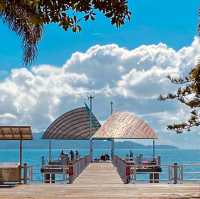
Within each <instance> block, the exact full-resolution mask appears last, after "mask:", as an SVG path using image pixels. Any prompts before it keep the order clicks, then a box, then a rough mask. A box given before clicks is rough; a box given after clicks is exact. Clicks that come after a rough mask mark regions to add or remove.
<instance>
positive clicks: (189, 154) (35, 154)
mask: <svg viewBox="0 0 200 199" xmlns="http://www.w3.org/2000/svg"><path fill="white" fill-rule="evenodd" d="M63 149H64V151H65V152H69V150H71V148H70V149H68V148H63ZM74 150H78V151H79V152H80V155H81V156H85V155H87V154H89V150H88V149H81V148H77V147H76V148H74ZM129 150H130V148H127V149H125V148H123V149H116V150H115V154H117V155H119V156H121V157H125V156H126V154H127V153H129ZM132 151H133V153H134V155H139V154H144V157H150V156H152V150H151V149H146V148H145V149H142V148H141V149H132ZM60 152H61V149H57V148H53V149H52V158H53V159H57V158H58V156H59V154H60ZM104 153H108V154H110V149H109V148H106V149H105V148H102V149H101V148H98V149H94V151H93V156H94V158H98V157H99V156H100V155H102V154H104ZM156 155H159V156H160V157H161V164H162V165H169V164H173V163H175V162H176V163H178V164H194V163H200V150H183V149H157V150H156ZM42 156H44V157H45V159H46V160H47V159H48V149H24V151H23V162H27V163H28V165H32V166H33V181H34V182H41V180H42V176H41V173H40V167H41V159H42ZM18 158H19V151H18V149H0V162H18ZM184 170H185V173H186V172H191V171H196V172H199V174H195V175H194V174H190V173H189V174H187V176H186V175H185V177H184V178H185V179H190V180H192V179H199V180H200V164H199V166H195V167H189V166H187V167H185V168H184ZM167 172H168V171H167V167H163V172H162V174H161V178H162V179H163V180H164V179H167V178H168V174H167Z"/></svg>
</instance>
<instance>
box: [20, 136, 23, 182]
mask: <svg viewBox="0 0 200 199" xmlns="http://www.w3.org/2000/svg"><path fill="white" fill-rule="evenodd" d="M22 147H23V146H22V139H20V142H19V183H21V179H22V158H23V157H22V155H23V154H22Z"/></svg>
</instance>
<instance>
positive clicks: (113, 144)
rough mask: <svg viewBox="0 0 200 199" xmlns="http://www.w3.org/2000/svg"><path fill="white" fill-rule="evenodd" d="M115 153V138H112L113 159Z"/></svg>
mask: <svg viewBox="0 0 200 199" xmlns="http://www.w3.org/2000/svg"><path fill="white" fill-rule="evenodd" d="M114 155H115V140H114V139H111V159H112V160H113V158H114Z"/></svg>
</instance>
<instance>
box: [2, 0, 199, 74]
mask: <svg viewBox="0 0 200 199" xmlns="http://www.w3.org/2000/svg"><path fill="white" fill-rule="evenodd" d="M129 6H130V10H131V11H132V13H133V15H132V19H131V22H130V23H127V24H126V25H125V26H123V27H122V28H120V29H117V28H115V27H113V26H111V25H110V22H109V21H108V20H107V19H105V17H104V16H102V15H101V14H99V15H98V17H97V20H96V21H95V22H94V23H93V22H91V23H87V24H83V30H82V32H81V33H77V34H74V33H72V32H71V31H69V32H65V31H63V30H62V29H61V28H58V26H57V25H50V26H48V27H45V29H44V35H43V38H42V40H41V42H40V43H39V54H38V58H37V60H36V61H35V63H34V64H44V63H47V60H48V63H49V64H53V65H62V64H63V63H64V62H65V61H66V58H68V57H70V56H71V54H72V53H73V52H74V51H77V50H79V51H84V50H86V49H88V48H89V47H90V46H92V45H95V44H110V43H117V44H118V45H120V46H123V47H126V48H129V49H131V48H135V47H137V46H140V45H142V44H156V43H159V42H163V43H166V44H167V45H168V46H170V47H173V48H175V49H178V48H181V47H183V46H185V45H189V44H190V43H191V41H192V40H193V37H194V35H196V34H197V22H198V16H197V13H198V8H199V6H200V3H199V1H198V0H192V1H188V0H168V1H163V0H131V1H130V0H129ZM0 30H1V37H0V43H1V46H0V52H1V53H0V66H1V69H3V70H5V69H11V68H13V67H21V66H22V49H21V42H20V39H19V38H18V37H17V36H16V34H15V33H14V32H11V31H10V30H9V29H8V27H7V26H6V25H5V24H2V23H1V24H0Z"/></svg>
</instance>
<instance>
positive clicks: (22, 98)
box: [0, 38, 200, 132]
mask: <svg viewBox="0 0 200 199" xmlns="http://www.w3.org/2000/svg"><path fill="white" fill-rule="evenodd" d="M198 43H199V40H198V38H194V40H193V42H192V43H191V45H190V46H187V47H183V48H182V49H180V50H175V49H172V48H169V47H168V46H167V45H166V44H163V43H160V44H154V45H142V46H139V47H137V48H135V49H126V48H123V47H119V46H118V45H116V44H110V45H103V46H101V45H95V46H92V47H91V48H89V49H88V50H87V51H85V52H75V53H73V54H72V56H71V57H70V58H69V59H68V60H67V61H66V63H64V65H63V66H61V67H57V66H52V65H48V64H45V65H38V66H33V67H32V68H31V69H27V68H18V69H13V70H12V71H11V73H10V74H9V75H7V77H6V78H5V79H3V80H2V81H1V82H0V92H1V95H0V102H1V106H0V123H1V124H29V125H32V126H33V129H36V130H41V129H45V128H47V127H48V125H49V124H50V123H51V122H52V121H53V120H54V119H55V118H56V117H57V116H59V115H60V114H62V113H63V112H65V111H68V110H70V109H72V108H75V107H77V106H81V105H83V103H84V101H86V100H87V96H88V94H89V93H93V94H95V95H96V98H95V106H94V109H95V111H96V114H97V116H98V117H99V119H100V120H102V121H104V120H105V119H106V117H107V116H108V114H109V100H111V99H112V100H113V101H114V102H115V109H118V110H126V111H127V110H128V111H132V112H135V113H136V114H139V115H141V116H142V117H144V118H145V119H146V120H147V121H148V122H150V124H151V125H152V127H153V128H155V129H157V130H158V131H159V132H162V131H165V127H166V124H167V123H168V122H171V121H174V120H175V119H179V118H181V117H180V115H181V114H182V113H181V112H180V110H182V107H181V106H180V105H178V104H176V103H173V102H159V101H158V100H157V98H158V96H159V94H161V93H168V92H170V91H172V92H173V91H174V90H175V89H176V87H175V86H174V85H172V84H171V83H170V82H169V80H168V79H167V78H166V76H168V75H173V76H184V75H186V74H187V73H188V72H189V71H190V70H191V68H192V67H194V65H195V64H196V61H197V59H198V55H199V54H200V47H199V45H198ZM171 116H173V117H171ZM169 118H171V120H169Z"/></svg>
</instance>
